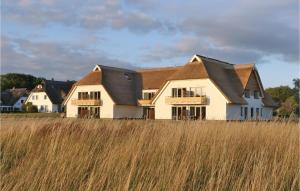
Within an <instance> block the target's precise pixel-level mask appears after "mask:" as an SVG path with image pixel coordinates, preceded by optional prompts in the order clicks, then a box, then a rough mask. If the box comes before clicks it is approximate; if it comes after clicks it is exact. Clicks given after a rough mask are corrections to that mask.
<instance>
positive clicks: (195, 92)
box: [189, 87, 204, 97]
mask: <svg viewBox="0 0 300 191" xmlns="http://www.w3.org/2000/svg"><path fill="white" fill-rule="evenodd" d="M203 95H204V92H203V88H202V87H194V88H190V92H189V96H191V97H200V96H203Z"/></svg>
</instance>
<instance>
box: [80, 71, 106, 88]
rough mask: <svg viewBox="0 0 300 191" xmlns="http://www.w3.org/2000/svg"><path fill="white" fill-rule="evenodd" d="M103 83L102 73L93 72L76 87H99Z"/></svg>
mask: <svg viewBox="0 0 300 191" xmlns="http://www.w3.org/2000/svg"><path fill="white" fill-rule="evenodd" d="M101 83H102V76H101V72H100V71H92V72H90V73H88V74H87V75H86V76H84V77H83V78H82V79H81V80H79V81H78V82H76V84H75V85H77V86H79V85H99V84H101Z"/></svg>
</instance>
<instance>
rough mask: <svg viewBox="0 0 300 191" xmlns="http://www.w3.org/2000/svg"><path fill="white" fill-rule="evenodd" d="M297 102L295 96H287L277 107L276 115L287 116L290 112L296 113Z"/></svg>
mask: <svg viewBox="0 0 300 191" xmlns="http://www.w3.org/2000/svg"><path fill="white" fill-rule="evenodd" d="M297 106H298V107H299V105H298V104H297V102H296V100H295V97H294V96H291V97H289V98H287V99H286V100H285V101H284V102H283V103H282V104H281V106H280V108H279V109H278V115H279V116H281V117H289V116H290V115H291V114H292V113H296V109H297Z"/></svg>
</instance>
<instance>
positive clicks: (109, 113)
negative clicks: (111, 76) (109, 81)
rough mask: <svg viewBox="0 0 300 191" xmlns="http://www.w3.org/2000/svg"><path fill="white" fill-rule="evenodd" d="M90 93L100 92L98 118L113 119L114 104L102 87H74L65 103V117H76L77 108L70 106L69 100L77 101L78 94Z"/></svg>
mask: <svg viewBox="0 0 300 191" xmlns="http://www.w3.org/2000/svg"><path fill="white" fill-rule="evenodd" d="M91 91H100V92H101V101H102V106H101V107H100V118H113V114H114V102H113V100H112V99H111V97H110V96H109V94H108V93H107V92H106V90H105V89H104V88H103V86H102V85H82V86H76V87H75V89H74V90H72V92H71V95H70V96H69V97H68V100H67V102H66V112H67V117H77V114H78V106H76V105H72V104H71V100H73V99H78V92H91Z"/></svg>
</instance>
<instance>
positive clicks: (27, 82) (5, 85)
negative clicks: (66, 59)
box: [0, 73, 44, 91]
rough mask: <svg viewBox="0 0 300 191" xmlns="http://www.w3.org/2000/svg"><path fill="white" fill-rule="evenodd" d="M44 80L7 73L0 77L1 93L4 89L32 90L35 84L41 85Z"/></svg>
mask: <svg viewBox="0 0 300 191" xmlns="http://www.w3.org/2000/svg"><path fill="white" fill-rule="evenodd" d="M43 80H44V78H37V77H34V76H32V75H27V74H17V73H8V74H4V75H0V86H1V91H3V90H6V89H11V88H13V87H15V88H27V89H29V90H32V89H33V88H34V87H35V86H36V85H37V84H39V83H41V82H42V81H43Z"/></svg>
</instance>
